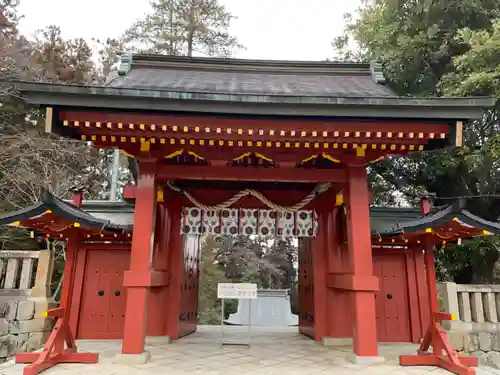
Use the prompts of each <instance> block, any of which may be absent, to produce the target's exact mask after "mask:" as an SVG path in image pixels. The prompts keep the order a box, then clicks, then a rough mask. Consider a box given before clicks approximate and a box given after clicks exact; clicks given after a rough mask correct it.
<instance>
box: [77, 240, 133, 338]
mask: <svg viewBox="0 0 500 375" xmlns="http://www.w3.org/2000/svg"><path fill="white" fill-rule="evenodd" d="M129 259H130V251H129V250H125V249H121V250H118V249H116V250H115V249H112V250H108V249H106V250H103V249H88V250H87V251H86V259H85V274H84V278H83V290H82V302H81V307H80V318H79V320H78V328H77V338H79V339H119V338H122V337H123V327H124V323H125V304H126V300H127V290H126V288H124V287H123V272H124V271H126V270H127V269H128V268H129Z"/></svg>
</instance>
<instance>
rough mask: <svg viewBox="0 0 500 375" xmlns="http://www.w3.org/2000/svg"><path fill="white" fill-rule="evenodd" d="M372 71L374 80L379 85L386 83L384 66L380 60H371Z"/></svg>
mask: <svg viewBox="0 0 500 375" xmlns="http://www.w3.org/2000/svg"><path fill="white" fill-rule="evenodd" d="M370 71H371V73H372V77H373V80H374V81H375V83H377V84H379V85H385V84H386V79H385V75H384V66H383V65H382V63H381V62H379V61H371V62H370Z"/></svg>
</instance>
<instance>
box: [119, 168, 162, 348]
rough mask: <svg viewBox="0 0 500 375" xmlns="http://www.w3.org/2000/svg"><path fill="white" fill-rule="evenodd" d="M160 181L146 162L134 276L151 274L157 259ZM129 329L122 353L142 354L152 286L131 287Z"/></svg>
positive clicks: (137, 219)
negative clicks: (157, 215) (157, 207)
mask: <svg viewBox="0 0 500 375" xmlns="http://www.w3.org/2000/svg"><path fill="white" fill-rule="evenodd" d="M156 193H157V181H156V176H155V173H154V166H152V165H150V164H148V163H145V162H142V163H140V165H139V176H138V183H137V190H136V195H137V197H136V198H137V199H136V203H135V213H134V236H133V238H132V250H131V254H130V270H129V271H126V273H127V272H129V273H130V274H131V275H133V274H141V273H149V271H150V269H151V265H152V264H151V263H152V256H153V241H152V236H153V234H154V232H155V230H154V226H155V222H156ZM127 296H128V297H127V302H126V312H125V329H124V335H123V345H122V353H124V354H140V353H142V352H143V351H144V342H145V338H146V337H145V336H146V329H147V326H146V322H147V316H148V312H147V309H148V303H149V301H148V299H149V287H148V286H142V287H130V288H128V291H127Z"/></svg>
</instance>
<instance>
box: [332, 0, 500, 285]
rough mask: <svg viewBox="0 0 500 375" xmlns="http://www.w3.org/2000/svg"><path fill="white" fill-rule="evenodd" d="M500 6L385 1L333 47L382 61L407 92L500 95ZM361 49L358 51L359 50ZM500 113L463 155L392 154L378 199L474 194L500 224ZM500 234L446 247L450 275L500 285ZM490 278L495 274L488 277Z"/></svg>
mask: <svg viewBox="0 0 500 375" xmlns="http://www.w3.org/2000/svg"><path fill="white" fill-rule="evenodd" d="M499 17H500V3H499V2H497V1H495V0H378V1H376V2H375V4H374V5H368V4H366V3H365V4H364V5H363V6H362V7H361V8H359V10H358V12H357V14H356V17H352V16H351V15H349V16H348V17H347V18H346V19H347V20H348V21H349V22H348V25H347V27H346V30H345V33H344V35H342V36H340V37H338V38H336V39H335V40H334V42H333V47H334V48H335V49H336V53H337V56H336V57H337V58H340V59H342V58H352V57H353V56H354V57H356V58H357V59H363V60H378V61H380V62H382V63H383V65H384V73H385V75H386V77H387V79H388V81H389V85H390V86H391V87H392V88H393V89H394V90H395V92H396V93H398V94H399V95H404V96H406V95H411V96H472V95H476V96H477V95H492V96H495V97H498V95H499V93H500V85H499V80H498V77H499V73H500V68H499V66H500V65H499V64H498V61H500V60H499V58H500V22H499ZM356 47H357V49H356ZM499 130H500V129H499V127H498V110H497V109H494V110H492V111H490V112H489V113H486V114H485V116H484V117H483V118H482V119H481V120H480V121H477V122H475V123H472V124H468V125H467V126H466V128H465V130H464V143H465V146H464V147H463V148H461V149H455V150H443V151H439V152H429V153H415V154H413V155H409V156H408V157H402V158H389V159H386V160H384V161H382V162H380V163H377V164H375V165H373V166H372V167H371V168H370V179H371V181H372V183H373V185H372V190H373V192H374V196H375V199H374V201H375V202H376V203H378V204H384V203H385V204H387V203H389V204H396V199H395V198H394V197H395V193H396V192H397V193H399V194H402V195H403V196H404V198H406V201H407V202H408V203H410V204H416V203H417V201H418V199H416V197H417V196H418V195H419V194H422V193H434V194H435V195H436V196H437V197H438V199H436V201H435V204H436V205H446V204H449V203H450V202H451V200H450V199H452V198H455V197H470V198H468V199H467V208H468V209H469V210H470V211H472V212H473V213H475V214H477V215H479V216H481V217H483V218H485V219H488V220H492V221H496V220H497V219H498V217H499V216H500V199H499V198H498V197H499V196H500V175H499V171H500V164H499V163H500V159H499V156H500V140H499V138H498V136H497V134H498V133H499ZM495 241H496V240H493V239H491V238H488V239H479V240H473V241H468V242H466V243H465V244H464V245H463V246H457V247H451V248H447V250H446V251H445V252H440V253H439V256H438V266H439V267H440V269H441V270H445V271H443V272H441V276H442V277H445V276H446V277H448V278H453V279H457V278H458V279H462V280H469V281H468V282H471V281H470V280H478V279H481V280H487V279H488V280H493V278H494V275H493V269H494V267H493V266H492V262H493V263H494V262H495V261H496V260H495V261H493V259H495V257H493V256H492V255H491V254H490V252H492V254H496V253H497V246H496V242H495ZM488 275H489V276H488Z"/></svg>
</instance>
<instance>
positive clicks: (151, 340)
mask: <svg viewBox="0 0 500 375" xmlns="http://www.w3.org/2000/svg"><path fill="white" fill-rule="evenodd" d="M171 343H172V338H171V337H170V336H147V337H146V345H153V346H154V345H168V344H171Z"/></svg>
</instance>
